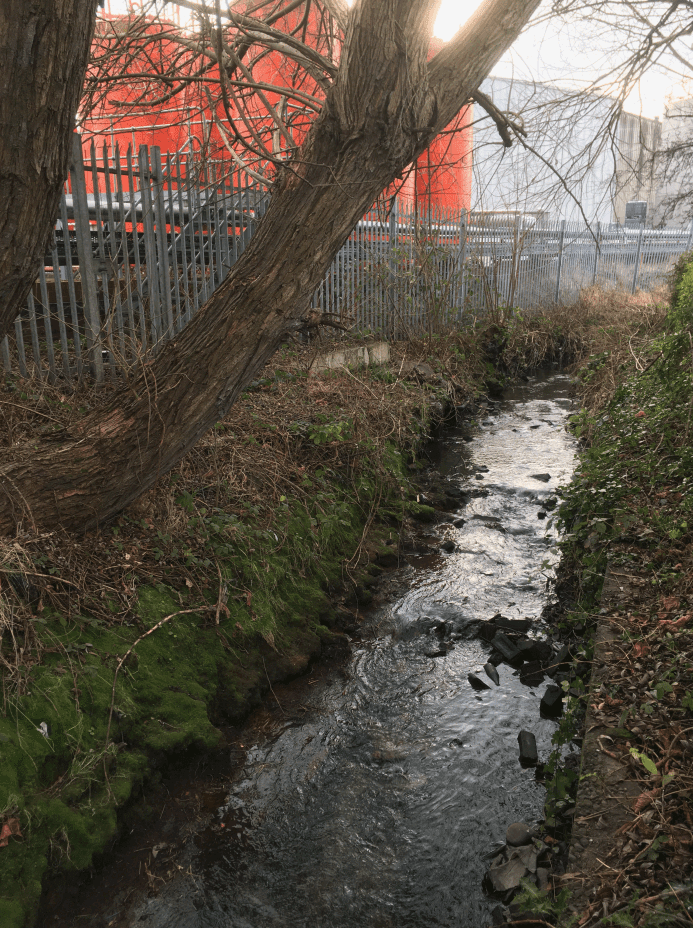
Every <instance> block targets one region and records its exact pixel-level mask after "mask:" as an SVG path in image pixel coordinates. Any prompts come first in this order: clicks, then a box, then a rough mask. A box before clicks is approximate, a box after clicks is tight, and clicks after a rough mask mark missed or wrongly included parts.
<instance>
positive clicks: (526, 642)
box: [514, 638, 534, 661]
mask: <svg viewBox="0 0 693 928" xmlns="http://www.w3.org/2000/svg"><path fill="white" fill-rule="evenodd" d="M514 644H515V647H516V648H517V650H518V651H519V652H520V654H521V655H522V656H523V657H524V659H525V660H526V661H530V660H533V659H534V658H533V657H532V655H533V654H534V641H533V640H532V639H531V638H516V639H515V642H514Z"/></svg>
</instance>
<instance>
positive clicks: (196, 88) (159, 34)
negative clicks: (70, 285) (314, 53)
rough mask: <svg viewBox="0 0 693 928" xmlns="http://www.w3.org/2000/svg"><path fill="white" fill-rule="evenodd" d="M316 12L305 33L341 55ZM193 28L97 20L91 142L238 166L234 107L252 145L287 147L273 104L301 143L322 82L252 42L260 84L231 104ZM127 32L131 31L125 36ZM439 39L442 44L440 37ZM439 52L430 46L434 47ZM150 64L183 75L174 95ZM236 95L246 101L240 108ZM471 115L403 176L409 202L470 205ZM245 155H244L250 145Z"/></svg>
mask: <svg viewBox="0 0 693 928" xmlns="http://www.w3.org/2000/svg"><path fill="white" fill-rule="evenodd" d="M237 6H240V4H237ZM311 10H313V11H314V10H315V7H312V8H311ZM303 15H304V14H303V11H302V10H301V9H300V8H298V9H294V10H293V11H290V12H289V13H288V14H287V16H285V17H284V18H283V20H279V21H278V22H276V23H275V24H274V25H275V28H278V29H281V30H282V31H286V32H289V33H290V32H291V31H295V30H296V28H297V26H298V25H300V22H299V20H300V17H302V16H303ZM316 15H318V14H317V13H315V12H311V13H310V17H309V21H308V23H307V25H306V24H305V23H304V24H303V31H302V38H303V37H304V36H305V37H306V39H307V41H308V42H309V43H310V42H311V34H312V35H313V38H314V43H312V44H314V45H315V46H316V50H318V51H321V52H323V53H327V54H329V57H331V58H332V60H334V59H335V57H338V51H337V52H336V53H335V49H334V47H330V48H323V47H322V46H323V45H324V44H325V43H326V42H329V41H330V40H329V36H327V37H326V34H325V30H324V29H321V28H320V26H321V24H320V23H318V22H315V21H314V17H315V16H316ZM193 36H194V33H191V32H190V31H189V30H186V29H185V28H184V27H182V26H181V25H180V24H176V23H174V22H170V23H162V22H160V21H159V22H153V21H149V22H147V21H143V20H142V18H141V17H137V16H136V15H135V14H133V13H131V14H129V15H127V16H106V17H104V18H103V19H101V20H100V21H99V23H98V25H97V34H96V38H95V41H94V60H95V62H96V64H95V65H94V67H96V68H98V67H100V73H101V77H102V78H103V77H104V76H107V77H108V82H106V83H104V82H103V81H102V82H101V87H104V88H105V89H104V90H103V92H102V93H101V95H100V96H98V97H97V98H96V99H95V103H94V102H93V103H92V108H91V111H90V113H89V115H88V116H87V117H85V118H83V120H82V126H81V129H82V133H83V137H84V141H85V145H90V143H91V141H92V140H93V141H94V142H95V143H96V146H97V151H98V152H99V153H100V152H101V150H102V146H103V145H104V144H106V146H107V147H108V149H109V150H110V149H112V148H114V147H115V145H116V144H118V145H119V146H120V150H121V152H122V151H123V150H124V149H127V147H128V146H129V145H132V146H133V150H134V151H135V152H137V150H138V148H139V146H140V145H148V146H154V145H156V146H159V148H160V149H161V151H162V152H164V153H166V152H170V153H176V152H180V153H181V154H188V153H189V154H191V155H193V157H194V158H196V159H207V160H213V161H223V162H227V163H228V164H229V167H230V168H231V167H232V166H235V167H237V164H236V165H234V161H233V159H232V158H231V157H230V155H229V152H228V146H229V145H231V146H232V147H233V142H232V139H231V130H230V128H229V126H230V121H229V119H228V118H227V114H226V109H227V107H228V108H229V111H230V112H231V114H232V116H233V117H234V120H233V122H234V124H235V125H236V126H237V127H240V131H241V132H242V134H243V136H244V138H245V139H246V140H249V141H250V142H251V144H252V136H253V133H256V134H257V136H259V137H261V138H262V139H263V141H264V142H265V144H266V145H267V146H268V147H270V148H271V150H272V151H274V152H275V153H276V152H279V153H283V152H285V151H286V150H287V148H288V146H287V143H286V139H284V138H282V137H281V136H280V133H279V132H278V131H277V130H276V129H275V127H274V124H273V123H272V121H271V119H270V117H269V115H268V112H267V104H269V105H270V106H272V107H276V108H277V109H278V110H279V111H280V112H281V114H282V117H283V120H284V122H285V124H286V126H287V128H288V131H289V133H290V135H291V137H292V138H293V141H294V143H295V144H300V142H301V140H302V139H303V137H304V136H305V133H306V132H307V130H308V128H309V127H310V124H311V123H312V121H313V119H314V116H315V112H314V110H313V109H311V104H310V101H311V100H314V99H316V98H317V99H318V100H320V99H321V98H322V97H323V96H324V90H323V89H322V87H321V86H320V84H319V83H318V81H317V80H316V79H315V78H313V77H311V76H310V74H309V73H307V72H306V71H305V70H304V69H299V68H297V67H295V66H293V65H292V64H291V63H290V62H288V61H287V59H286V58H285V57H284V56H283V55H281V54H280V53H278V52H276V51H268V50H267V49H262V48H260V47H259V46H258V48H257V50H256V49H255V48H251V49H250V51H249V54H248V58H249V59H251V60H252V61H253V71H252V74H253V78H254V80H255V81H256V82H258V83H260V84H261V85H262V88H263V89H262V90H261V91H260V92H259V93H257V92H256V93H254V94H246V95H245V96H243V91H242V90H241V89H238V90H237V94H238V96H237V97H235V98H234V97H233V96H232V95H233V94H234V93H236V91H234V90H231V91H230V93H227V99H226V101H225V102H224V101H222V100H221V96H220V94H219V93H218V92H216V93H212V92H210V89H209V88H210V87H212V88H218V87H219V86H220V82H219V72H218V67H217V66H216V64H215V63H209V61H206V60H205V59H204V58H202V57H200V55H196V54H195V53H194V52H193V51H192V50H191V46H192V45H193V44H194V43H192V42H191V41H190V39H191V37H193ZM123 37H126V41H125V42H124V41H123ZM434 41H435V42H436V44H438V43H439V40H434ZM123 46H126V50H123V48H122V47H123ZM435 50H436V47H435V45H432V48H431V52H432V53H434V52H435ZM114 52H116V53H115V54H114ZM327 54H326V57H327ZM99 62H101V64H100V65H99ZM152 71H160V73H162V74H171V75H173V74H175V75H176V78H177V81H178V83H177V85H176V87H175V88H174V89H175V93H174V92H168V93H167V92H165V82H161V81H158V82H154V83H150V82H148V79H147V75H148V74H150V73H151V72H152ZM205 81H206V82H207V84H206V86H205ZM273 88H276V90H274V89H273ZM282 91H285V92H284V93H282ZM287 91H288V93H287ZM236 100H240V105H241V107H242V110H243V112H242V115H240V114H239V111H238V107H237V106H236V103H235V101H236ZM303 100H305V101H306V103H305V104H304V103H303V102H302V101H303ZM470 115H471V108H470V109H469V111H463V112H462V113H461V114H460V115H459V116H458V118H457V120H456V121H455V123H454V125H453V126H452V127H451V128H450V129H449V131H447V132H446V133H443V134H441V135H440V136H439V137H438V138H437V139H435V140H434V142H433V143H432V145H431V146H430V148H429V149H428V151H427V152H425V153H424V155H422V156H421V158H419V160H418V162H417V164H416V165H415V167H414V169H413V170H412V171H411V172H410V173H409V174H408V176H407V177H406V178H405V179H404V180H403V181H402V182H400V184H399V185H398V188H397V190H398V193H399V195H400V196H401V197H403V198H404V200H405V201H406V202H408V203H409V204H414V203H416V204H417V206H418V208H419V209H421V210H422V211H429V210H447V209H454V210H458V209H460V208H461V207H464V208H466V209H469V208H470V201H471V189H472V127H471V118H470ZM224 136H225V137H224ZM237 147H238V149H239V151H240V147H239V146H237ZM243 157H244V158H247V155H246V154H245V153H243ZM280 157H281V154H280ZM254 166H255V169H256V170H260V173H263V167H265V166H263V165H262V164H261V162H260V160H259V159H256V160H255V162H254Z"/></svg>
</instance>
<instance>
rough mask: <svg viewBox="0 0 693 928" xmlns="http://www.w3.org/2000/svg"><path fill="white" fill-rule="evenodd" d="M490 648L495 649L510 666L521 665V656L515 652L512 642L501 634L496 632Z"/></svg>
mask: <svg viewBox="0 0 693 928" xmlns="http://www.w3.org/2000/svg"><path fill="white" fill-rule="evenodd" d="M491 647H493V648H495V649H496V651H498V652H499V654H501V655H502V656H503V660H504V661H507V662H508V663H509V664H510V665H511V666H515V665H519V664H521V663H522V660H523V658H522V655H521V654H520V652H519V651H518V650H517V648H516V647H515V645H514V644H513V643H512V641H511V640H510V639H509V638H508V636H507V635H504V634H503V632H497V633H496V634H495V636H494V637H493V640H492V641H491Z"/></svg>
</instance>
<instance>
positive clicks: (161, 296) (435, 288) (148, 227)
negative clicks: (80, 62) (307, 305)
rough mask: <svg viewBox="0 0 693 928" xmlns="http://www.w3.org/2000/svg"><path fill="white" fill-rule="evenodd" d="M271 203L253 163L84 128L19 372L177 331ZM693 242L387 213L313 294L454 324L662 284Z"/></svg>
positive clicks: (675, 234)
mask: <svg viewBox="0 0 693 928" xmlns="http://www.w3.org/2000/svg"><path fill="white" fill-rule="evenodd" d="M268 203H269V191H268V189H267V188H266V187H263V186H261V185H259V184H257V183H256V182H254V181H253V182H252V183H251V182H250V181H249V179H248V176H247V175H246V174H243V173H240V172H238V173H231V174H230V173H229V172H228V171H227V170H223V169H222V166H221V165H219V164H215V163H202V164H201V163H200V162H199V160H193V159H192V158H190V157H183V156H182V155H181V154H180V153H179V154H175V155H171V154H166V155H162V154H161V152H160V151H159V150H158V149H157V148H155V147H152V148H151V149H148V148H147V147H146V146H141V147H140V149H139V151H138V152H137V153H134V152H133V151H132V149H128V151H127V152H126V153H125V154H123V153H121V152H120V151H119V150H118V148H117V147H116V148H115V150H111V151H110V152H109V151H107V150H106V148H105V147H104V148H103V149H102V150H101V152H97V151H96V148H95V146H94V145H93V144H92V145H91V148H90V151H89V153H88V156H87V157H86V158H84V154H83V148H82V142H81V139H80V137H79V136H77V135H75V137H74V147H73V157H72V163H71V166H70V174H69V178H68V181H67V183H66V184H65V189H64V193H63V196H62V199H61V203H60V214H59V217H58V222H57V224H56V229H55V235H54V239H53V243H52V246H51V249H50V253H49V254H48V255H46V257H45V262H44V265H43V266H42V267H41V268H40V269H39V272H38V279H37V281H36V283H35V284H34V287H33V289H32V291H31V293H30V294H29V297H28V300H27V304H26V307H25V308H24V310H23V311H22V313H21V314H20V316H19V318H18V319H17V320H16V322H15V326H14V332H13V333H12V334H11V335H10V336H8V337H7V338H5V339H4V341H3V342H2V344H1V349H0V350H1V354H2V364H3V367H4V370H5V373H6V375H8V376H17V375H18V376H20V377H36V378H40V379H44V378H45V379H48V380H49V381H55V380H57V379H59V378H61V379H66V380H71V379H74V378H76V377H77V378H79V377H82V376H89V377H90V378H94V379H95V380H96V381H98V382H101V381H108V380H113V381H115V379H116V377H117V374H118V371H119V370H122V369H123V368H126V367H128V366H130V365H132V364H133V363H135V362H136V361H137V360H138V359H140V358H142V357H143V356H144V355H145V354H147V353H148V352H152V351H156V350H157V348H158V347H160V346H161V345H163V344H164V343H165V342H166V341H167V340H169V339H171V338H173V337H175V335H176V334H177V333H178V332H180V331H181V329H182V328H183V327H184V326H185V325H186V324H187V323H188V322H189V321H190V319H191V318H192V316H193V315H194V314H195V313H196V312H197V310H198V309H199V307H200V306H201V305H202V304H203V303H204V302H205V301H206V300H207V299H208V298H209V297H210V296H211V295H212V293H213V292H214V290H215V289H216V288H217V287H218V286H219V284H220V283H221V282H222V281H223V279H224V277H225V276H226V275H227V274H228V272H229V270H230V268H231V267H232V266H233V264H234V263H235V261H236V260H237V259H238V257H239V256H240V255H241V254H242V252H243V250H244V248H245V246H246V244H247V242H248V241H249V239H250V237H251V236H252V234H253V232H254V230H255V227H256V225H257V223H258V221H259V220H260V219H261V217H262V216H263V214H264V212H265V210H266V209H267V205H268ZM692 244H693V226H692V227H691V230H686V231H659V230H652V229H644V228H640V229H623V228H621V227H618V226H615V225H611V224H609V225H606V224H599V223H596V224H595V225H594V226H593V227H588V226H587V225H585V224H581V223H568V222H560V221H559V222H547V221H545V220H541V219H537V217H536V216H532V215H528V214H522V213H519V212H518V213H503V214H498V213H482V212H478V213H474V212H471V213H468V212H467V211H465V210H457V211H453V210H448V211H445V210H429V211H427V212H425V213H422V212H421V211H420V210H417V209H415V208H412V207H411V206H408V205H407V204H406V203H401V202H400V203H399V204H397V203H396V204H395V205H394V207H393V208H391V209H389V210H388V211H385V209H384V208H377V207H376V208H374V209H372V210H371V211H369V213H368V214H367V215H366V216H365V217H364V218H363V220H362V221H361V222H360V223H359V224H358V225H357V227H356V228H355V229H354V231H353V232H352V234H351V236H350V237H349V239H348V241H347V242H346V243H345V244H344V246H343V247H342V248H341V250H340V251H339V253H338V255H337V257H336V258H335V260H334V262H333V264H332V266H331V268H330V269H329V271H328V273H327V275H326V276H325V279H324V280H323V283H322V285H321V286H320V287H319V288H318V291H317V292H316V293H315V294H314V296H313V304H314V306H315V307H316V308H319V309H321V310H322V312H323V313H325V314H327V315H328V316H330V317H332V318H336V319H339V321H340V322H341V323H342V324H345V325H348V326H351V327H353V328H354V330H356V331H361V332H371V333H378V334H380V335H383V336H387V337H400V336H403V335H407V334H416V333H422V332H431V331H441V330H443V329H447V328H449V327H450V326H455V325H464V324H466V323H467V322H470V321H472V320H474V319H478V318H483V317H485V316H487V315H489V314H493V313H495V312H497V311H498V310H502V309H506V308H521V309H532V308H541V307H543V306H546V305H550V304H553V303H565V304H570V303H572V302H574V301H575V300H576V299H578V297H579V295H580V291H581V289H583V288H584V287H587V286H592V285H595V284H599V285H601V286H603V287H605V288H613V287H618V288H621V289H625V290H628V291H631V292H634V291H635V290H636V289H637V288H640V289H643V290H651V289H653V288H654V287H655V286H656V285H657V284H658V283H660V282H661V281H662V280H663V279H664V278H665V276H666V274H667V272H668V271H669V269H670V268H671V265H672V263H673V262H674V261H675V260H676V258H677V257H678V256H679V255H680V254H682V253H683V252H684V251H686V250H688V249H690V248H691V245H692Z"/></svg>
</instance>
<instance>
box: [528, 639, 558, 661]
mask: <svg viewBox="0 0 693 928" xmlns="http://www.w3.org/2000/svg"><path fill="white" fill-rule="evenodd" d="M522 653H523V655H524V657H525V658H526V659H527V660H528V661H541V663H542V664H547V663H549V662H550V661H551V658H552V657H553V648H552V647H551V645H550V644H549V642H548V641H532V646H531V648H526V649H524V650H523V652H522Z"/></svg>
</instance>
